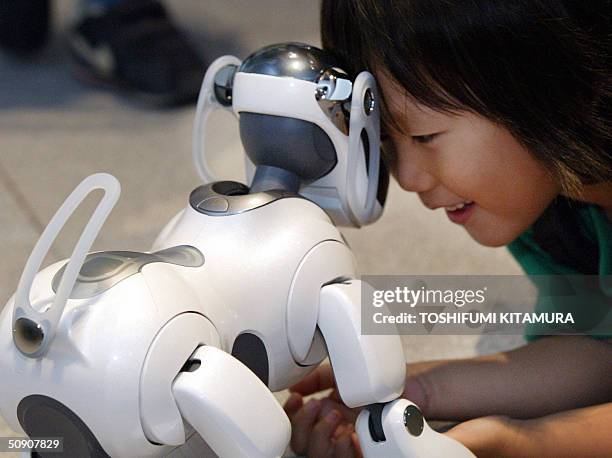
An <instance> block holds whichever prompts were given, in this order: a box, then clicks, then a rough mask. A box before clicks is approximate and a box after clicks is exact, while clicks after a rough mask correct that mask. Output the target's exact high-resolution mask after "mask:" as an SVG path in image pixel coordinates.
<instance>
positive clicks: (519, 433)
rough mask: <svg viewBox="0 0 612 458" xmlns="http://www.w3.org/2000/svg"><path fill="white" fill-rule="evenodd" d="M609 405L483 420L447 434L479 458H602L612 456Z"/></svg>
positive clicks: (611, 411)
mask: <svg viewBox="0 0 612 458" xmlns="http://www.w3.org/2000/svg"><path fill="white" fill-rule="evenodd" d="M611 427H612V403H608V404H602V405H598V406H592V407H586V408H582V409H576V410H570V411H567V412H561V413H557V414H553V415H548V416H545V417H542V418H536V419H533V420H510V419H508V418H500V417H486V418H478V419H476V420H470V421H467V422H465V423H462V424H460V425H459V426H456V427H455V428H453V429H452V430H450V431H449V432H447V433H446V434H448V435H449V436H451V437H453V438H455V439H456V440H458V441H459V442H461V443H463V444H464V445H465V446H466V447H468V448H469V449H470V450H471V451H472V452H474V453H475V454H476V456H478V457H489V456H490V457H498V456H504V457H508V458H511V457H525V456H555V457H563V456H567V457H570V456H572V457H575V456H580V457H603V456H610V454H612V434H610V428H611Z"/></svg>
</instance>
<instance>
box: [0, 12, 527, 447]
mask: <svg viewBox="0 0 612 458" xmlns="http://www.w3.org/2000/svg"><path fill="white" fill-rule="evenodd" d="M166 4H168V5H169V6H170V8H171V9H172V11H173V12H174V14H175V15H176V17H177V18H178V21H179V22H180V23H181V24H182V25H183V26H184V27H185V29H186V30H187V31H188V33H189V34H190V37H191V38H192V40H193V42H194V43H195V44H196V45H197V46H198V48H199V49H201V51H202V52H203V53H205V54H206V55H207V56H209V57H210V58H215V57H217V56H220V55H223V54H227V53H233V54H235V55H237V56H239V57H245V56H246V55H247V54H248V53H249V52H250V51H252V50H255V49H257V48H258V47H260V46H262V45H265V44H269V43H273V42H281V41H305V42H310V43H313V44H318V42H319V40H318V12H317V2H313V1H312V0H293V1H291V2H287V1H280V0H258V1H257V2H253V1H248V0H208V1H206V2H202V1H198V0H180V1H179V0H174V1H168V2H166ZM74 5H75V1H74V0H58V1H56V2H55V7H56V8H55V9H56V15H55V22H56V27H55V34H54V38H53V40H52V42H51V44H50V46H49V47H48V48H47V49H46V50H45V51H44V52H43V53H42V54H41V55H39V56H36V57H35V58H33V59H31V60H26V61H23V60H21V61H20V60H15V59H14V58H9V57H8V56H6V55H2V54H0V75H2V78H1V82H0V253H2V257H3V261H2V263H0V304H4V303H5V302H6V300H7V299H8V298H9V296H10V295H11V294H12V292H13V291H14V290H15V288H16V285H17V281H18V278H19V275H20V273H21V269H22V268H23V265H24V263H25V260H26V258H27V256H28V254H29V252H30V251H31V249H32V247H33V245H34V243H35V241H36V240H37V238H38V236H39V235H40V233H41V231H42V228H43V227H44V226H45V225H46V223H47V222H48V220H49V219H50V217H51V216H52V215H53V213H54V212H55V210H56V209H57V208H58V206H59V205H60V204H61V202H62V201H63V199H64V198H65V196H66V195H67V194H68V193H69V192H70V191H71V190H72V189H73V188H74V186H75V185H76V184H77V183H78V182H79V181H80V180H81V179H83V178H84V177H85V176H87V175H89V174H91V173H93V172H97V171H107V172H110V173H112V174H114V175H115V176H116V177H117V178H118V179H119V180H120V182H121V184H122V189H123V193H122V198H121V200H120V202H119V203H118V205H117V206H116V207H115V210H114V212H113V214H112V215H111V217H110V218H109V221H108V222H107V224H106V226H105V228H104V230H103V232H102V234H101V236H100V237H99V239H98V241H97V242H96V244H95V246H94V248H95V249H132V250H147V249H148V247H149V246H150V244H151V243H152V241H153V239H154V237H155V235H156V233H157V232H158V231H159V230H160V228H161V227H162V226H163V224H164V223H165V222H166V221H167V220H169V219H170V217H172V216H173V215H174V214H175V213H176V212H177V211H179V210H180V209H181V208H182V207H183V206H184V205H185V204H186V198H187V196H188V194H189V192H190V191H191V190H192V189H193V188H194V187H196V186H197V185H198V178H197V175H196V172H195V170H194V168H193V166H192V162H191V152H190V147H191V145H190V141H191V124H192V118H193V114H194V107H187V108H183V109H177V110H171V111H163V112H159V111H150V110H147V109H146V108H144V107H142V106H139V105H137V104H134V103H132V102H128V101H126V100H125V99H124V98H122V97H119V96H117V95H116V94H114V93H110V92H107V91H104V90H92V89H90V88H87V87H84V86H82V85H81V84H79V83H77V82H76V81H75V80H73V78H72V77H71V71H70V65H69V59H68V56H67V53H66V51H65V48H64V46H63V35H62V30H64V29H65V27H66V25H67V23H68V21H69V20H70V16H71V14H72V13H71V12H72V11H73V9H74ZM215 123H216V125H215V128H214V131H215V132H220V133H221V134H222V135H216V136H215V137H211V138H210V139H209V141H210V145H211V148H212V149H215V150H217V151H219V158H220V159H219V160H218V161H217V164H216V166H217V168H218V170H219V171H220V172H221V174H222V175H223V176H227V177H228V178H234V179H236V178H237V179H241V178H242V175H241V173H240V172H239V170H240V167H239V164H240V155H239V143H238V139H237V135H236V134H237V132H236V128H235V126H234V125H233V124H232V122H231V120H230V119H229V118H228V117H220V118H219V119H217V120H216V121H215ZM87 211H88V210H87V209H83V210H82V211H79V212H78V213H77V215H76V217H75V218H74V221H71V223H70V225H69V227H68V228H67V229H66V230H65V231H64V233H63V234H62V236H61V237H60V239H59V240H58V242H57V243H56V245H55V246H54V248H53V250H52V253H51V255H50V256H49V259H48V260H47V262H51V261H55V260H58V259H61V258H64V257H67V256H68V255H69V251H70V249H71V247H72V241H73V240H74V237H75V236H76V235H77V231H78V230H79V229H80V228H81V226H80V224H82V222H83V219H84V217H85V215H87ZM344 233H345V235H346V237H347V239H348V240H349V242H350V244H351V246H352V247H353V249H354V251H355V253H356V256H357V259H358V261H359V263H360V266H361V270H362V272H363V273H371V274H374V273H375V274H517V273H520V269H519V267H518V265H517V264H516V263H515V262H514V261H513V260H512V259H511V257H510V256H509V254H508V253H507V252H506V250H505V249H489V248H484V247H481V246H479V245H477V244H475V243H474V242H473V241H472V240H471V239H470V238H469V237H468V236H467V234H466V233H465V232H464V231H463V230H462V229H461V228H459V227H457V226H455V225H453V224H451V223H449V222H448V220H447V218H446V216H445V215H443V214H442V213H440V212H439V211H438V212H431V211H429V210H427V209H425V208H424V207H422V206H421V204H420V203H419V201H418V199H417V198H416V197H415V196H413V195H410V194H407V193H404V192H402V191H401V190H400V189H399V188H398V187H397V185H395V184H394V185H393V186H392V187H391V192H390V197H389V202H388V206H387V209H386V211H385V214H384V216H383V217H382V219H381V220H380V221H379V222H378V223H377V224H375V225H373V226H372V227H368V228H365V229H362V230H346V231H344ZM0 307H1V306H0ZM518 342H519V341H518V340H517V339H516V338H508V339H494V340H491V341H482V340H480V341H479V339H478V338H477V337H474V336H467V337H454V336H449V337H427V338H422V337H406V338H405V344H406V356H407V358H408V360H410V361H414V360H418V359H424V358H445V357H458V356H469V355H473V354H476V353H480V352H485V351H490V350H494V349H497V348H505V347H510V346H514V345H517V343H518ZM7 434H9V431H8V429H7V428H6V427H5V426H4V424H3V423H0V436H2V435H7ZM8 456H10V455H8Z"/></svg>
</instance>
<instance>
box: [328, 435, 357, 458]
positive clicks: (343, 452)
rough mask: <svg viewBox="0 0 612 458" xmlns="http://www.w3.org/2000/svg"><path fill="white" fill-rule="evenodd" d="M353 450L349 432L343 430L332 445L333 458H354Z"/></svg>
mask: <svg viewBox="0 0 612 458" xmlns="http://www.w3.org/2000/svg"><path fill="white" fill-rule="evenodd" d="M356 456H359V455H356V454H355V450H354V449H353V443H352V440H351V432H350V431H345V433H344V434H342V435H340V436H339V437H337V438H336V445H335V447H334V458H355V457H356Z"/></svg>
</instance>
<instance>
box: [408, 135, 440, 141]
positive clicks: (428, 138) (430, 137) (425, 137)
mask: <svg viewBox="0 0 612 458" xmlns="http://www.w3.org/2000/svg"><path fill="white" fill-rule="evenodd" d="M437 136H438V134H427V135H413V136H412V139H413V140H414V141H415V142H417V143H431V142H432V141H433V139H434V138H436V137H437Z"/></svg>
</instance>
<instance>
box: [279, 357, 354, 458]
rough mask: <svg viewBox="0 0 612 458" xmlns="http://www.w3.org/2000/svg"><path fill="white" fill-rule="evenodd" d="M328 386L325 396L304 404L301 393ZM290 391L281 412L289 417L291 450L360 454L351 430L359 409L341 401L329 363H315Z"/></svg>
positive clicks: (345, 456) (338, 456) (337, 456)
mask: <svg viewBox="0 0 612 458" xmlns="http://www.w3.org/2000/svg"><path fill="white" fill-rule="evenodd" d="M329 388H333V391H332V392H331V393H330V394H329V395H328V396H327V397H325V398H323V399H311V400H309V401H308V402H306V404H304V401H303V396H307V395H310V394H313V393H316V392H319V391H323V390H326V389H329ZM290 391H291V392H292V394H291V396H290V397H289V399H288V400H287V402H286V403H285V412H287V415H288V416H289V419H290V420H291V428H292V431H291V448H292V449H293V451H294V452H295V453H297V454H300V455H305V456H308V457H317V458H319V457H334V458H349V457H350V458H352V457H361V456H362V454H361V450H360V448H359V441H358V439H357V435H356V433H355V420H356V419H357V415H359V411H360V409H350V408H348V407H347V406H345V405H344V404H343V403H342V400H341V399H340V397H339V396H338V393H337V391H336V389H335V382H334V376H333V373H332V370H331V366H330V365H328V364H325V365H321V366H319V367H318V368H317V369H316V370H315V371H314V372H312V373H311V374H309V375H308V376H307V377H305V378H304V379H303V380H302V381H300V382H299V383H298V384H296V385H294V386H292V387H291V388H290Z"/></svg>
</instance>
